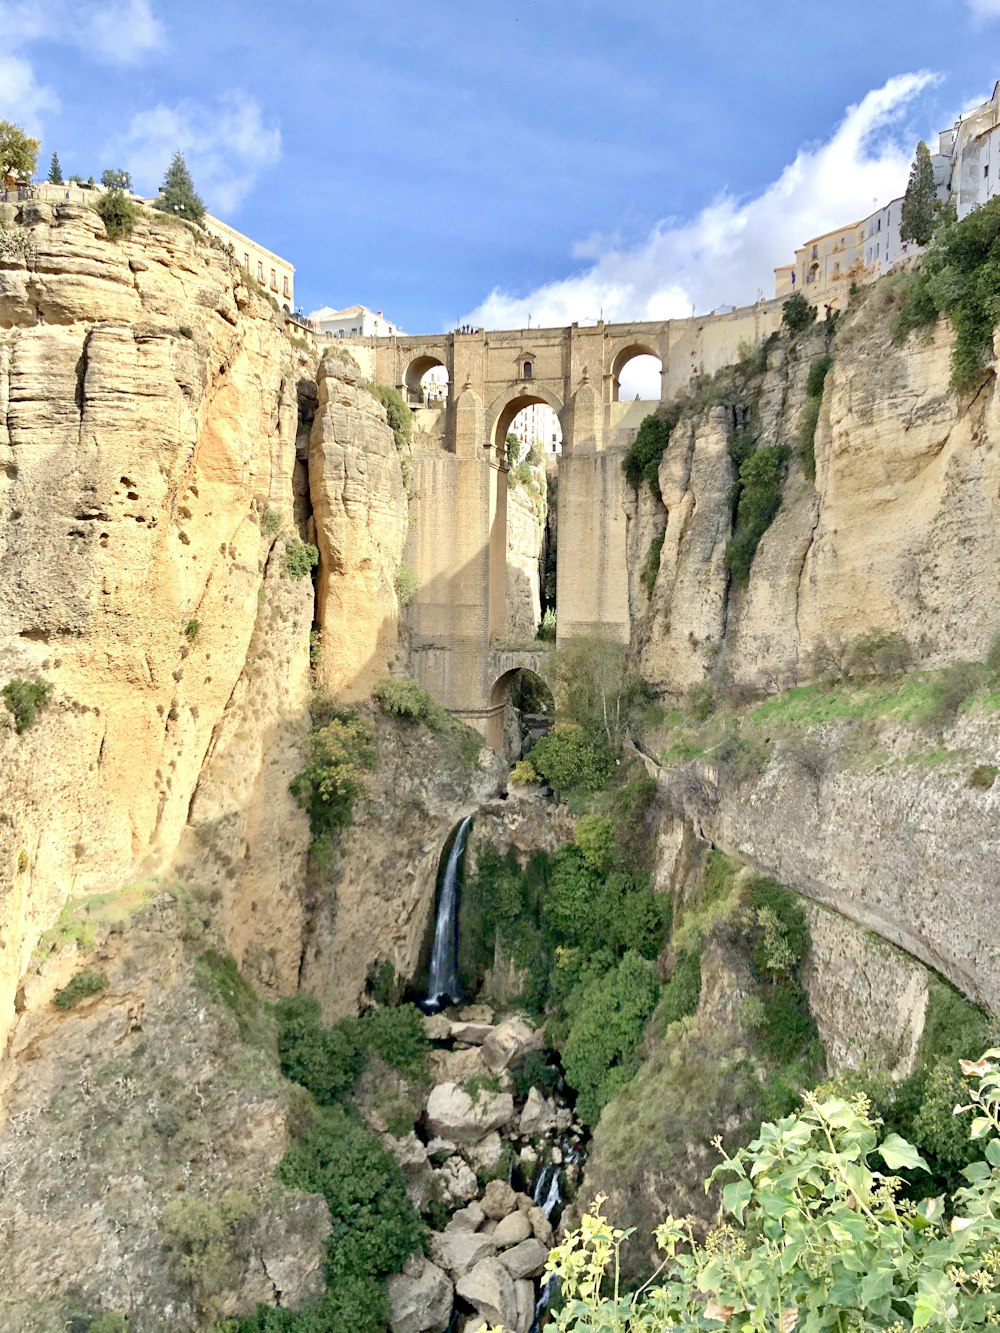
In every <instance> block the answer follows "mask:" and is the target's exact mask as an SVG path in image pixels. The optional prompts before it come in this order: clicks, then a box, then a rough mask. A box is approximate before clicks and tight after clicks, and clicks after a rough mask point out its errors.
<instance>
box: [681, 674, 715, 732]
mask: <svg viewBox="0 0 1000 1333" xmlns="http://www.w3.org/2000/svg"><path fill="white" fill-rule="evenodd" d="M684 707H685V708H686V709H687V711H688V712H689V713H690V714H691V716H692V717H693V718H695V719H696V721H698V722H705V721H707V719H708V718H710V717H711V716H712V714H713V713H714V712H715V690H714V689H713V688H712V682H711V681H709V680H700V681H698V683H697V685H692V686H691V688H690V689H689V690H688V692H687V694H686V695H685V696H684Z"/></svg>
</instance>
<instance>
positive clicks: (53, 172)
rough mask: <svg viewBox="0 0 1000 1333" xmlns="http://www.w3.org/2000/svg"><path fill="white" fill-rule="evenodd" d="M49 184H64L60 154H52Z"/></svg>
mask: <svg viewBox="0 0 1000 1333" xmlns="http://www.w3.org/2000/svg"><path fill="white" fill-rule="evenodd" d="M49 184H50V185H62V184H63V174H62V167H61V166H60V165H59V154H58V153H53V154H52V161H51V162H50V163H49Z"/></svg>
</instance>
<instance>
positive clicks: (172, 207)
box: [153, 152, 205, 222]
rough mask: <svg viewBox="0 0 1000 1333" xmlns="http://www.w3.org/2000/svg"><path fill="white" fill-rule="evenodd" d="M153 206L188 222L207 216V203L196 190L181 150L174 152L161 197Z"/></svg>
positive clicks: (164, 179) (199, 220)
mask: <svg viewBox="0 0 1000 1333" xmlns="http://www.w3.org/2000/svg"><path fill="white" fill-rule="evenodd" d="M153 207H154V208H158V209H159V210H160V212H161V213H174V214H176V216H177V217H181V218H186V219H187V221H188V222H201V220H202V218H203V217H204V216H205V205H204V204H203V203H202V201H201V199H200V198H199V196H198V194H197V192H196V191H195V188H194V181H192V179H191V173H190V172H189V171H188V169H187V163H186V162H185V161H184V157H183V155H182V154H181V153H180V152H177V153H174V160H173V161H172V162H171V163H170V166H169V167H167V174H166V175H165V176H164V178H163V187H162V189H161V190H160V197H159V199H157V200H156V202H155V203H154V204H153Z"/></svg>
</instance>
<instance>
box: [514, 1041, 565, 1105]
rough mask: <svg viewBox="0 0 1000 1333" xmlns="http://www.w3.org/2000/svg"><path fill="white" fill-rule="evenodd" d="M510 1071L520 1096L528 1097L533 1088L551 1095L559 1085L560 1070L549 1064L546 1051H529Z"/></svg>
mask: <svg viewBox="0 0 1000 1333" xmlns="http://www.w3.org/2000/svg"><path fill="white" fill-rule="evenodd" d="M510 1072H511V1074H512V1075H513V1078H514V1088H515V1090H516V1092H517V1095H518V1096H519V1097H527V1095H528V1093H529V1092H530V1091H531V1089H532V1088H537V1089H538V1091H539V1092H540V1093H541V1094H542V1095H543V1096H549V1095H550V1094H551V1093H553V1092H555V1091H556V1089H557V1088H558V1087H559V1070H558V1069H556V1068H555V1066H554V1065H550V1064H549V1062H548V1061H547V1060H546V1058H545V1053H544V1051H538V1050H532V1051H527V1052H526V1053H525V1054H524V1055H523V1056H522V1057H521V1059H520V1061H519V1062H518V1063H517V1064H516V1065H514V1066H513V1067H512V1068H511V1071H510Z"/></svg>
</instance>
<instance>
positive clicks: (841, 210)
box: [462, 0, 1000, 328]
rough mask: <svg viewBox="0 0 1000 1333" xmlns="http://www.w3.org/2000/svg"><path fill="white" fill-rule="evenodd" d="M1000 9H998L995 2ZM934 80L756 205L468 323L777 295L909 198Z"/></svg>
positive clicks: (597, 248)
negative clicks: (826, 248) (848, 226)
mask: <svg viewBox="0 0 1000 1333" xmlns="http://www.w3.org/2000/svg"><path fill="white" fill-rule="evenodd" d="M990 2H991V3H997V4H1000V0H990ZM933 79H934V76H933V75H931V74H928V73H926V72H924V73H918V74H904V75H900V76H898V77H896V78H893V79H890V80H889V81H888V83H886V84H885V85H884V87H882V88H878V89H875V90H874V91H872V92H870V93H868V94H867V96H866V97H864V98H863V99H862V101H861V102H860V103H859V104H858V105H857V106H852V107H850V108H849V109H848V111H847V113H846V115H845V116H844V119H843V120H842V121H841V123H840V125H838V127H837V129H836V130H835V132H834V134H833V135H832V137H831V138H830V139H829V140H828V141H827V142H826V143H823V144H821V145H819V146H818V147H811V148H803V149H801V150H800V151H799V153H798V154H797V156H796V157H795V160H794V161H793V162H791V163H790V164H789V165H788V166H787V167H786V168H785V169H784V171H783V172H782V173H781V175H780V176H779V177H778V179H777V180H776V181H774V182H773V183H772V184H771V185H769V186H768V187H767V188H766V189H765V190H763V192H762V193H761V194H759V195H757V196H755V197H754V198H751V199H748V200H745V201H740V200H738V199H735V198H733V197H732V196H730V195H722V196H720V197H719V198H718V199H716V200H714V201H713V202H712V203H711V204H709V205H708V206H707V207H706V208H704V209H703V210H702V211H701V213H699V214H698V216H697V217H695V218H693V219H691V220H690V221H674V220H672V219H669V220H665V221H662V222H659V223H657V224H656V226H655V227H654V228H653V230H652V231H651V232H650V233H649V235H648V236H647V237H646V238H645V239H644V240H642V241H641V242H639V243H638V244H637V245H633V246H631V247H629V246H623V245H622V244H621V243H620V242H617V241H614V240H612V241H608V240H605V241H604V243H603V245H602V244H601V242H600V239H599V238H595V237H593V236H591V237H588V238H587V239H586V240H585V241H582V242H580V243H579V244H578V245H577V246H576V247H574V257H578V258H585V259H590V260H591V261H592V262H591V263H590V264H589V266H588V267H587V268H584V269H582V270H581V271H578V272H576V273H574V274H572V275H571V276H569V277H567V278H563V279H561V280H559V281H556V282H551V283H547V284H545V285H544V286H542V287H538V288H536V289H535V290H534V291H532V292H530V293H529V294H528V295H526V296H517V295H513V294H511V293H509V292H504V291H500V290H497V289H494V290H493V291H492V292H491V293H490V294H489V296H488V297H487V298H486V299H485V300H484V301H483V302H482V303H481V304H480V305H479V306H477V307H476V309H475V310H473V311H472V312H471V313H470V314H468V315H466V316H463V317H462V322H469V323H472V324H476V325H481V326H483V327H486V328H523V327H524V326H525V325H526V324H527V322H528V318H529V316H530V318H531V323H532V324H533V325H535V326H536V327H537V326H540V325H550V326H561V325H566V324H570V323H572V322H573V321H574V320H589V319H592V318H594V317H596V316H599V315H600V314H601V313H602V312H603V316H604V318H605V319H606V320H626V319H671V318H677V317H680V316H683V315H690V314H691V309H692V306H694V307H695V308H696V309H697V310H699V311H707V310H712V309H714V308H716V307H717V306H720V305H724V304H739V303H742V302H746V301H753V300H754V299H755V298H756V295H757V290H758V288H760V289H762V290H763V291H764V294H765V295H767V296H769V295H771V294H772V293H773V290H774V274H773V269H774V266H775V265H776V264H782V263H786V262H788V261H789V260H791V258H792V255H793V252H794V250H795V247H796V246H798V245H802V244H803V242H804V241H806V240H807V239H808V238H809V237H810V236H815V235H818V234H819V233H821V232H824V231H828V230H830V229H832V228H833V227H836V226H837V225H838V224H840V223H842V222H843V223H847V222H853V221H855V220H856V219H859V218H862V217H865V216H867V215H868V214H869V213H870V212H872V211H873V208H874V207H876V206H877V205H878V204H882V203H884V202H887V201H888V200H889V199H892V198H894V197H895V196H896V195H898V194H901V193H902V191H903V190H904V189H905V187H906V180H907V174H908V171H909V167H910V162H911V159H912V156H913V148H914V144H913V142H910V140H909V138H907V139H906V141H905V142H901V141H900V140H899V139H898V137H897V134H898V125H897V122H898V119H899V117H900V115H901V114H902V111H903V108H904V107H905V106H906V104H907V103H908V102H909V101H910V100H911V99H912V98H913V97H915V96H916V95H917V93H919V92H920V91H921V89H923V88H925V87H926V86H927V85H928V84H929V83H931V82H932V81H933Z"/></svg>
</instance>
